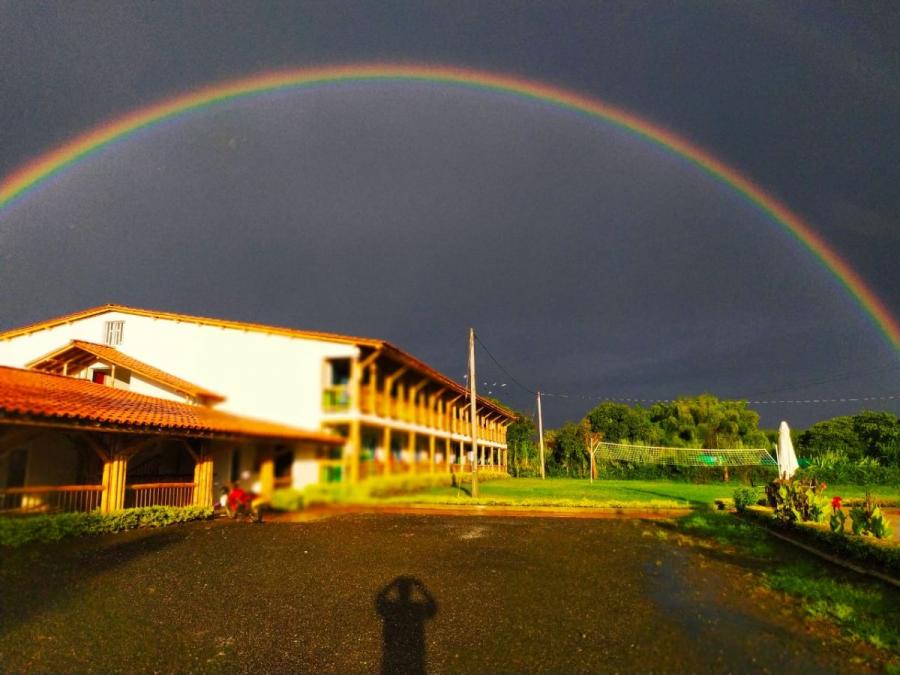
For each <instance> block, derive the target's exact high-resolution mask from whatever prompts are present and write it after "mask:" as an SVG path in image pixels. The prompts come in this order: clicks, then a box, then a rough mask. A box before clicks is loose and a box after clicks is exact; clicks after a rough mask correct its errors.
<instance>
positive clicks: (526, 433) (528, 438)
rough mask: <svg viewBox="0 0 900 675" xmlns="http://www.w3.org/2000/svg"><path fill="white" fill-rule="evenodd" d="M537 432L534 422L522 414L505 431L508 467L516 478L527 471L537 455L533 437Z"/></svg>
mask: <svg viewBox="0 0 900 675" xmlns="http://www.w3.org/2000/svg"><path fill="white" fill-rule="evenodd" d="M536 434H537V432H536V430H535V427H534V420H532V419H531V418H530V417H527V416H525V415H523V414H519V416H518V417H517V418H516V420H515V421H514V422H513V423H512V424H510V425H509V426H508V427H507V429H506V447H507V450H508V451H509V466H510V468H511V469H512V471H513V475H515V476H517V477H518V475H519V474H520V473H521V472H522V471H529V470H530V469H531V466H532V461H533V460H534V458H535V457H536V455H537V444H536V443H535V440H534V439H535V436H536Z"/></svg>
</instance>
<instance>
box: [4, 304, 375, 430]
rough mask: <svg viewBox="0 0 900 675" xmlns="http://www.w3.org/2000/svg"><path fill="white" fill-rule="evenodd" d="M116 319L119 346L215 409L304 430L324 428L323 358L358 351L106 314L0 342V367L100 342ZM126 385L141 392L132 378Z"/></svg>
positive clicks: (351, 353) (121, 314)
mask: <svg viewBox="0 0 900 675" xmlns="http://www.w3.org/2000/svg"><path fill="white" fill-rule="evenodd" d="M118 320H121V321H124V322H125V324H124V331H123V340H122V343H121V344H120V345H118V347H117V348H118V349H119V350H121V351H122V352H123V353H125V354H128V355H129V356H133V357H134V358H136V359H139V360H141V361H144V362H146V363H148V364H150V365H152V366H155V367H157V368H160V369H162V370H165V371H167V372H169V373H171V374H173V375H176V376H178V377H180V378H183V379H185V380H188V381H189V382H193V383H195V384H198V385H200V386H202V387H206V388H207V389H210V390H212V391H214V392H217V393H219V394H222V395H223V396H226V397H227V400H226V401H225V402H224V403H222V404H220V405H218V406H217V408H218V409H220V410H226V411H229V412H234V413H238V414H241V415H247V416H249V417H256V418H260V419H267V420H273V421H278V422H284V423H286V424H291V425H294V426H299V427H304V428H308V429H318V428H320V427H321V422H322V374H323V361H324V360H325V359H326V358H348V357H351V356H353V355H354V354H355V353H356V350H357V348H356V347H355V346H354V345H349V344H343V343H332V342H325V341H319V340H308V339H301V338H291V337H287V336H281V335H271V334H268V333H260V332H256V331H243V330H237V329H233V328H219V327H216V326H205V325H198V324H194V323H188V322H179V321H174V320H171V319H154V318H151V317H145V316H135V315H131V314H127V313H120V312H107V313H105V314H100V315H97V316H92V317H88V318H85V319H80V320H77V321H72V322H71V323H67V324H62V325H60V326H55V327H53V328H49V329H44V330H40V331H37V332H34V333H28V334H26V335H21V336H17V337H13V338H10V339H7V340H0V365H8V366H16V367H19V368H21V367H24V365H25V364H26V363H28V362H29V361H32V360H34V359H36V358H38V357H39V356H43V355H44V354H47V353H48V352H51V351H53V350H55V349H58V348H59V347H61V346H63V345H65V344H66V343H68V342H69V341H70V340H73V339H78V340H85V341H89V342H96V343H99V344H103V343H104V340H105V334H104V324H105V322H106V321H118ZM131 390H132V391H141V392H142V393H145V390H144V389H143V386H142V385H141V384H139V383H138V382H137V381H136V379H135V378H134V377H133V378H132V382H131ZM146 393H150V392H149V391H146ZM151 395H153V396H161V395H162V394H161V393H159V392H156V393H152V394H151ZM165 397H166V398H171V394H169V395H168V396H165Z"/></svg>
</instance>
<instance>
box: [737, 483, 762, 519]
mask: <svg viewBox="0 0 900 675" xmlns="http://www.w3.org/2000/svg"><path fill="white" fill-rule="evenodd" d="M758 498H759V493H758V492H757V490H756V488H751V487H739V488H737V489H736V490H735V491H734V508H736V509H737V510H738V513H743V512H744V511H745V510H746V509H747V507H748V506H751V505H752V504H755V503H756V500H757V499H758Z"/></svg>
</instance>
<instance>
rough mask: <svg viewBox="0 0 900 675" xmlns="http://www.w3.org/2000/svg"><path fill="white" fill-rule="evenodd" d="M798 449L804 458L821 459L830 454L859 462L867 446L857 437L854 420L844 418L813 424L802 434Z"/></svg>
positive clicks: (833, 418) (834, 418)
mask: <svg viewBox="0 0 900 675" xmlns="http://www.w3.org/2000/svg"><path fill="white" fill-rule="evenodd" d="M797 449H798V450H799V451H800V455H801V456H804V457H820V456H822V455H824V454H826V453H829V452H830V453H834V454H838V455H842V456H844V457H846V458H848V459H850V460H857V459H860V458H861V457H862V456H863V454H864V451H865V446H864V445H863V443H862V442H861V441H860V440H859V436H857V435H856V430H855V429H854V428H853V418H852V417H847V416H842V417H832V418H831V419H830V420H824V421H822V422H816V423H815V424H813V425H812V426H811V427H810V428H809V429H807V430H806V431H804V432H803V433H802V434H800V441H799V443H798V447H797Z"/></svg>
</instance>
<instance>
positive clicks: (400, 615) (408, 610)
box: [375, 576, 438, 673]
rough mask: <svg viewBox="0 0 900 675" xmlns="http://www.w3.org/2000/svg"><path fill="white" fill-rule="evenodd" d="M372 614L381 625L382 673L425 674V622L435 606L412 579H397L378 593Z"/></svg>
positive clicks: (432, 615) (433, 612)
mask: <svg viewBox="0 0 900 675" xmlns="http://www.w3.org/2000/svg"><path fill="white" fill-rule="evenodd" d="M375 610H376V611H377V612H378V615H379V616H380V617H381V618H382V620H383V621H384V632H383V634H382V635H383V643H384V644H383V646H382V649H383V651H382V656H381V672H382V673H424V672H425V622H426V621H427V620H428V619H431V618H434V615H435V614H437V610H438V605H437V602H436V601H435V599H434V598H433V597H432V595H431V593H429V592H428V589H427V588H425V586H424V585H423V584H422V582H421V581H419V580H418V579H416V578H415V577H407V576H400V577H397V578H396V579H394V580H393V581H392V582H391V583H389V584H388V585H387V586H385V587H384V588H382V589H381V591H379V593H378V596H377V597H376V598H375Z"/></svg>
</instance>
